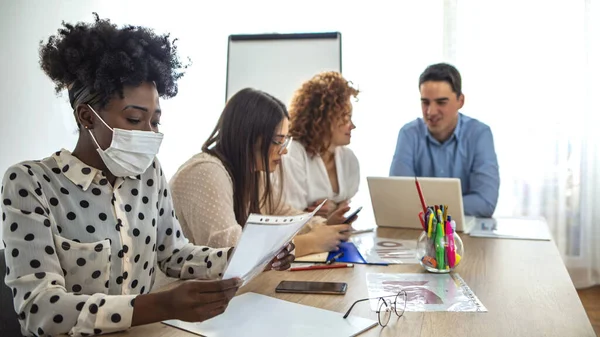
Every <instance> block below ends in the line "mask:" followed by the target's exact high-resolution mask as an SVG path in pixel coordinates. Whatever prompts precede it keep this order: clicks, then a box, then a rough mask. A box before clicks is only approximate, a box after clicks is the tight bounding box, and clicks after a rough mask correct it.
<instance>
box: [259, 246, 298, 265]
mask: <svg viewBox="0 0 600 337" xmlns="http://www.w3.org/2000/svg"><path fill="white" fill-rule="evenodd" d="M295 249H296V246H295V245H294V244H293V243H291V242H290V243H288V244H287V246H286V247H285V248H283V249H282V250H281V252H279V254H277V256H275V258H274V259H273V260H272V261H271V263H270V264H269V265H268V266H267V268H265V270H270V269H273V270H278V271H281V270H288V269H289V268H290V267H291V265H292V262H294V259H296V257H295V256H294V254H292V252H293V251H294V250H295Z"/></svg>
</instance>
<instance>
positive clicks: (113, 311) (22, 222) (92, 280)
mask: <svg viewBox="0 0 600 337" xmlns="http://www.w3.org/2000/svg"><path fill="white" fill-rule="evenodd" d="M40 64H41V67H42V69H43V70H44V72H45V73H46V74H47V75H48V76H49V77H50V79H52V81H53V82H54V83H55V85H56V91H57V92H60V91H61V90H63V89H67V90H68V93H69V101H70V104H71V108H72V110H73V113H74V115H75V119H76V120H77V124H78V126H79V129H80V133H79V139H78V141H77V145H76V146H75V148H74V149H73V151H72V152H71V151H69V150H66V149H62V150H59V151H57V152H56V153H54V154H52V155H51V156H49V157H47V158H44V159H42V160H32V161H25V162H21V163H17V164H15V165H13V166H11V167H10V168H9V169H8V170H7V171H6V173H5V175H4V180H3V183H2V218H3V225H2V234H3V237H4V241H5V246H6V250H5V260H6V265H7V270H6V278H5V283H6V285H7V286H8V287H10V288H11V290H12V292H13V297H14V299H13V301H14V309H15V310H16V314H17V315H16V316H17V317H15V319H17V318H18V321H19V323H20V325H21V332H22V334H24V335H28V336H46V335H57V334H62V333H68V334H70V335H76V336H89V335H94V334H103V333H110V332H115V331H121V330H126V329H127V328H129V327H131V326H136V325H142V324H147V323H152V322H160V321H162V320H166V319H180V320H184V321H194V322H199V321H204V320H206V319H209V318H211V317H214V316H216V315H219V314H221V313H222V312H223V311H224V310H225V308H226V306H227V304H228V302H229V300H231V298H232V297H233V296H234V295H235V293H236V291H237V289H238V287H239V286H240V285H241V280H239V279H228V280H219V279H220V278H221V276H222V273H223V270H224V267H225V265H226V263H227V259H228V257H229V255H230V252H231V248H218V249H217V248H211V247H206V246H195V245H193V244H191V243H189V241H188V239H186V237H185V236H184V235H183V234H182V230H181V227H180V225H179V222H178V220H177V218H176V216H175V212H174V209H173V202H172V199H171V194H170V190H169V188H168V185H167V182H166V180H165V177H164V175H163V172H162V169H161V166H160V163H159V162H158V160H157V159H156V158H155V155H156V154H157V152H158V149H159V147H160V144H161V141H162V134H161V133H159V132H158V125H159V121H160V117H161V114H162V111H161V108H160V98H170V97H173V96H175V95H176V94H177V84H176V82H177V80H178V79H179V78H180V77H181V76H182V75H183V69H184V68H185V67H184V66H183V65H182V64H181V62H180V61H179V59H178V56H177V50H176V47H175V45H173V43H172V42H171V41H170V39H169V36H168V35H156V34H155V33H154V32H153V31H152V30H151V29H148V28H144V27H138V26H124V27H121V28H119V27H117V26H116V25H114V24H112V23H111V22H110V21H109V20H103V19H100V18H99V17H98V15H97V14H95V21H94V22H93V23H91V24H87V23H77V24H67V23H63V27H62V28H61V29H59V31H58V34H57V35H55V36H51V37H50V38H49V39H48V41H47V42H45V43H42V44H41V46H40ZM291 250H293V246H291V245H290V246H289V247H287V248H286V249H284V252H285V254H279V256H282V255H284V256H283V257H282V258H281V259H278V260H276V261H275V262H274V263H273V264H272V265H273V267H274V268H275V267H276V268H275V269H279V270H283V269H287V268H288V267H289V264H290V262H291V261H293V259H294V257H293V255H291V254H289V253H288V251H291ZM155 266H157V267H158V268H160V270H162V271H163V272H164V273H166V274H167V275H168V276H170V277H174V278H180V279H189V280H187V281H184V282H182V283H180V284H179V285H178V286H177V287H175V288H173V289H172V290H168V291H165V292H159V293H150V290H151V288H152V285H153V282H154V278H155V275H156V273H155ZM199 279H204V280H212V281H201V280H199ZM2 310H5V308H3V309H2ZM6 310H8V308H6Z"/></svg>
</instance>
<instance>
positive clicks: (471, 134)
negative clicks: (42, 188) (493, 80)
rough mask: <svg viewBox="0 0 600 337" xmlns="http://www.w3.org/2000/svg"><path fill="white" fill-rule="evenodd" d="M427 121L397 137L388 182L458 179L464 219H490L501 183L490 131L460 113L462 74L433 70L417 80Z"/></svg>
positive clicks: (421, 120) (453, 70) (419, 120)
mask: <svg viewBox="0 0 600 337" xmlns="http://www.w3.org/2000/svg"><path fill="white" fill-rule="evenodd" d="M419 90H420V92H421V109H422V110H423V118H417V119H416V120H414V121H412V122H410V123H408V124H406V125H404V126H403V127H402V128H401V129H400V132H399V134H398V142H397V143H396V151H395V153H394V159H393V160H392V165H391V167H390V176H411V177H412V176H417V177H454V178H460V181H461V187H462V192H463V205H464V212H465V214H466V215H472V216H478V217H491V216H492V214H493V213H494V210H495V209H496V203H497V202H498V188H499V186H500V177H499V173H498V160H497V159H496V152H495V150H494V140H493V137H492V131H491V130H490V128H489V126H487V125H486V124H484V123H482V122H480V121H478V120H476V119H474V118H470V117H468V116H465V115H463V114H462V113H460V112H459V111H458V110H459V109H461V108H462V106H463V104H464V102H465V95H463V93H462V91H461V77H460V73H459V72H458V70H457V69H456V68H455V67H453V66H451V65H449V64H446V63H439V64H434V65H431V66H429V67H427V69H425V71H424V72H423V73H422V74H421V77H420V78H419Z"/></svg>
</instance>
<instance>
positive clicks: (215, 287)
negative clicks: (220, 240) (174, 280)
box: [131, 278, 242, 326]
mask: <svg viewBox="0 0 600 337" xmlns="http://www.w3.org/2000/svg"><path fill="white" fill-rule="evenodd" d="M241 285H242V280H241V279H239V278H233V279H229V280H219V281H204V280H187V281H183V282H182V283H181V284H179V285H178V286H177V287H175V288H173V289H171V290H167V291H161V292H156V293H150V294H145V295H139V296H137V297H136V298H135V300H134V301H132V304H133V306H134V307H133V318H132V323H131V325H132V326H137V325H145V324H149V323H154V322H160V321H164V320H168V319H179V320H182V321H187V322H202V321H205V320H207V319H210V318H213V317H215V316H218V315H220V314H222V313H223V312H224V311H225V309H226V308H227V305H228V304H229V301H231V299H232V298H233V296H235V293H236V292H237V291H238V288H239V287H240V286H241Z"/></svg>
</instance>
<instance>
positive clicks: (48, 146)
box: [0, 0, 443, 214]
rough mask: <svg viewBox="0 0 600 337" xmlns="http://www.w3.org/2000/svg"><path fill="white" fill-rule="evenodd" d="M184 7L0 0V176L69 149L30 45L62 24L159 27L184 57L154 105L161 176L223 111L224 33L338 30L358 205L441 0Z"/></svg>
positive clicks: (424, 56) (421, 63)
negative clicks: (98, 21)
mask: <svg viewBox="0 0 600 337" xmlns="http://www.w3.org/2000/svg"><path fill="white" fill-rule="evenodd" d="M191 3H192V2H191V1H189V2H187V1H175V0H171V1H168V2H164V1H160V2H156V1H154V2H153V1H143V2H142V1H133V0H124V1H118V2H117V1H100V0H96V1H94V0H87V1H81V0H80V1H70V0H69V1H66V0H64V1H57V0H55V1H41V0H40V1H35V0H23V1H16V0H15V1H10V0H8V1H1V2H0V45H1V46H3V47H2V48H0V74H2V76H1V77H0V102H2V103H1V104H2V109H1V110H0V171H1V172H2V173H3V172H4V171H5V170H6V169H7V167H8V166H10V165H12V164H14V163H16V162H18V161H21V160H26V159H39V158H42V157H45V156H48V155H50V154H51V153H52V152H54V151H56V150H58V149H60V148H62V147H64V148H67V149H72V148H73V147H74V145H75V142H76V139H77V133H76V125H75V123H74V120H73V117H72V112H71V109H70V106H69V104H68V95H67V94H66V92H65V93H63V95H62V97H57V96H56V95H55V94H54V89H53V84H52V83H51V81H50V80H49V79H47V78H46V77H45V75H44V73H43V72H42V70H41V69H40V68H39V64H38V45H39V41H40V40H42V39H46V38H47V37H48V36H49V35H51V34H55V33H56V30H57V29H58V28H59V27H60V23H61V21H62V20H65V21H67V22H75V21H80V20H84V21H91V20H92V12H93V11H97V12H98V13H99V15H100V16H101V17H108V18H110V19H111V20H112V21H113V22H115V23H117V24H136V25H147V26H150V27H153V28H155V29H156V31H157V32H161V33H162V32H171V34H172V36H173V37H177V38H178V39H179V41H178V47H179V51H180V53H181V55H182V56H184V57H185V56H190V57H191V58H192V60H193V62H194V63H193V65H192V67H191V68H189V70H188V71H187V74H186V75H185V76H184V78H183V79H182V80H181V81H180V82H179V85H180V91H179V95H178V96H177V97H176V98H173V99H171V100H165V101H163V102H162V103H161V104H162V108H163V118H162V120H161V124H162V126H161V131H162V132H164V133H165V139H164V142H163V146H162V148H161V152H160V155H159V157H160V159H161V161H162V163H163V166H164V169H165V173H166V174H167V177H170V176H172V174H174V172H175V171H176V170H177V168H178V167H179V165H181V164H182V163H183V162H184V161H185V160H186V159H188V158H189V157H190V156H191V155H193V154H194V153H196V152H198V151H199V150H200V147H201V145H202V142H203V141H204V140H205V139H206V137H207V136H208V135H209V133H210V131H211V130H212V128H213V127H214V125H215V123H216V121H217V118H218V116H219V114H220V112H221V110H222V108H223V104H224V96H225V73H226V55H227V37H228V36H229V35H230V34H243V33H248V34H250V33H271V32H278V33H294V32H321V31H340V32H341V33H342V46H343V52H342V57H343V74H344V75H345V76H346V77H347V78H348V79H349V80H352V81H353V82H354V83H355V84H356V85H358V86H359V88H360V90H361V91H362V93H361V94H360V96H359V97H360V101H359V102H358V103H355V105H354V116H355V117H354V118H355V124H356V125H357V126H358V128H357V129H356V130H355V135H354V137H353V143H352V147H353V148H354V149H355V152H356V153H357V155H358V157H359V158H360V160H361V169H362V177H363V179H362V186H361V189H362V193H361V196H359V197H357V199H358V200H357V204H359V203H360V204H364V205H365V206H368V205H367V204H368V203H369V199H368V191H367V187H366V181H365V179H364V177H366V176H367V175H387V174H388V169H389V164H390V162H391V158H392V154H393V151H394V147H395V141H396V136H397V132H398V129H399V128H400V126H401V125H402V124H404V123H405V122H407V121H409V120H412V119H413V118H415V117H417V116H418V115H419V114H420V104H419V99H418V98H419V96H418V89H417V81H418V76H419V74H420V73H421V71H422V70H423V69H424V68H425V67H426V66H427V65H429V64H431V63H434V62H440V61H443V60H442V23H443V19H442V1H441V0H438V1H410V2H408V1H407V2H402V3H399V4H386V5H383V4H377V3H376V2H371V3H367V2H365V1H314V0H307V1H302V2H288V1H266V0H256V1H252V2H250V1H219V2H211V6H215V7H213V8H212V9H210V10H209V9H207V7H206V5H203V6H202V7H198V9H191V7H190V4H191ZM390 3H391V2H390ZM166 4H168V5H166ZM194 4H196V2H194ZM366 213H367V212H365V211H363V213H362V214H366Z"/></svg>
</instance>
